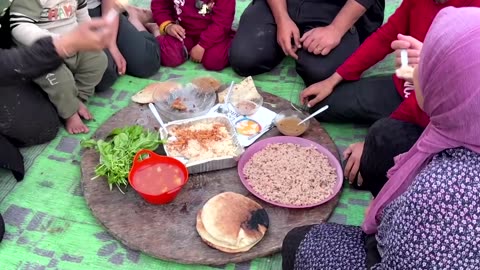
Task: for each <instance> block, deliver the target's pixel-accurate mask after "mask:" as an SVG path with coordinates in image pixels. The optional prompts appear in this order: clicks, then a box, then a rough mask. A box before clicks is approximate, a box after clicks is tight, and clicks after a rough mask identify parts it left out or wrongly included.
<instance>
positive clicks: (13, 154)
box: [0, 1, 112, 242]
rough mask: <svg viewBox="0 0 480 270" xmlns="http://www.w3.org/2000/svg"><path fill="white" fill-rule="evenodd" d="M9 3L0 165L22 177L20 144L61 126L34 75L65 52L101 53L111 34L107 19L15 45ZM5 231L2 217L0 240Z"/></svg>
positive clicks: (0, 75) (1, 77)
mask: <svg viewBox="0 0 480 270" xmlns="http://www.w3.org/2000/svg"><path fill="white" fill-rule="evenodd" d="M6 2H8V3H6ZM5 3H6V4H7V5H0V23H1V24H0V26H1V27H0V127H2V128H1V129H0V149H1V151H0V168H2V169H8V170H11V171H12V173H13V176H14V177H15V178H16V179H17V181H21V180H22V179H23V177H24V175H25V167H24V162H23V157H22V154H21V153H20V151H19V149H18V147H25V146H31V145H36V144H43V143H46V142H48V141H50V140H52V139H54V138H55V136H56V134H57V131H58V127H59V125H60V122H59V120H58V115H57V112H56V111H55V108H54V107H53V105H52V104H51V103H50V101H49V100H48V97H47V96H46V94H45V93H44V92H43V91H42V89H40V87H39V86H38V85H36V84H35V83H33V82H32V79H34V78H37V77H39V76H41V75H42V74H46V73H48V72H51V71H54V70H56V69H57V68H58V67H60V65H62V63H63V59H64V58H65V57H67V55H66V53H67V52H68V53H77V52H79V51H92V50H98V51H101V50H102V49H103V48H105V47H106V46H107V44H108V42H109V41H110V40H111V38H112V35H111V30H110V28H107V27H106V26H108V23H107V22H106V21H104V20H100V19H96V20H92V21H90V22H85V23H83V24H81V25H80V26H78V27H77V28H75V29H74V30H72V31H70V32H69V33H65V34H63V35H62V36H61V37H58V38H56V39H55V40H53V39H52V37H44V38H41V39H39V40H37V41H36V42H34V43H33V44H32V46H28V47H21V48H11V45H12V43H11V41H12V39H11V35H10V31H9V30H10V28H9V27H8V26H9V24H10V22H9V12H8V11H7V12H6V13H5V14H3V12H2V8H8V6H9V5H10V1H3V3H2V4H5ZM100 28H101V29H102V30H103V31H98V29H100ZM4 229H5V227H4V223H3V219H2V216H1V215H0V242H1V240H2V238H3V235H4Z"/></svg>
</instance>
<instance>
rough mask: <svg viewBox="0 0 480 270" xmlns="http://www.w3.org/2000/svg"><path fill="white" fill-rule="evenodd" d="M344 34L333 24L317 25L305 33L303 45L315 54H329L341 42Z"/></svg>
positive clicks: (302, 39)
mask: <svg viewBox="0 0 480 270" xmlns="http://www.w3.org/2000/svg"><path fill="white" fill-rule="evenodd" d="M342 36H343V34H342V33H341V32H340V31H338V30H337V29H336V28H335V27H334V26H333V25H329V26H325V27H317V28H313V29H311V30H309V31H307V32H306V33H305V34H303V36H302V38H301V39H300V42H301V43H302V47H303V48H305V49H306V50H308V52H310V53H313V54H315V55H319V54H321V55H328V54H329V53H330V52H331V51H332V50H333V49H335V47H337V46H338V44H340V41H341V40H342Z"/></svg>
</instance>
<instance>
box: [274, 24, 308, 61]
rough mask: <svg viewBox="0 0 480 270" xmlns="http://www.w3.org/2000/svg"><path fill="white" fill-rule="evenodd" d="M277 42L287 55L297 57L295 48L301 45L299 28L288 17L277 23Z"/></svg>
mask: <svg viewBox="0 0 480 270" xmlns="http://www.w3.org/2000/svg"><path fill="white" fill-rule="evenodd" d="M292 39H293V44H292ZM277 43H278V45H280V47H281V48H282V50H283V53H285V55H289V56H291V57H292V58H293V59H295V60H297V59H298V55H297V50H298V49H299V48H301V47H302V45H301V44H300V30H299V29H298V27H297V25H296V24H295V23H294V22H293V21H292V20H291V19H290V18H288V19H285V20H284V21H281V22H280V23H278V24H277Z"/></svg>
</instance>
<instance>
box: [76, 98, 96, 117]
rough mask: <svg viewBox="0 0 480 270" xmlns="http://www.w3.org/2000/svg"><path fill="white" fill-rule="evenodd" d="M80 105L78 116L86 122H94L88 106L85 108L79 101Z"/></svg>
mask: <svg viewBox="0 0 480 270" xmlns="http://www.w3.org/2000/svg"><path fill="white" fill-rule="evenodd" d="M79 103H80V104H79V107H78V115H79V116H80V117H82V118H83V119H85V120H92V119H93V115H92V114H91V113H90V111H89V110H88V108H87V106H85V104H83V102H81V101H79Z"/></svg>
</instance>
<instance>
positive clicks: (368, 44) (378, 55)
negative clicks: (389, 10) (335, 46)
mask: <svg viewBox="0 0 480 270" xmlns="http://www.w3.org/2000/svg"><path fill="white" fill-rule="evenodd" d="M411 1H412V0H404V1H403V2H402V4H401V5H400V6H399V7H398V8H397V10H396V11H395V13H393V15H392V16H391V17H390V18H389V19H388V21H387V22H386V23H385V24H384V25H383V26H381V27H380V28H379V29H378V30H377V31H376V32H375V33H373V34H372V35H371V36H370V37H369V38H367V39H366V40H365V41H364V42H363V43H362V45H361V46H360V48H358V49H357V50H356V51H355V52H354V53H353V54H352V55H351V56H350V57H349V58H348V59H347V60H346V61H345V62H344V63H343V64H342V65H341V66H340V67H339V68H338V69H337V73H338V74H340V76H342V78H343V79H344V80H347V81H355V80H359V79H360V77H361V76H362V73H363V72H365V71H366V70H367V69H369V68H370V67H372V66H373V65H375V64H376V63H378V62H380V61H381V60H382V59H384V58H385V57H386V56H387V55H388V54H390V53H391V52H392V51H393V50H392V48H391V43H392V42H393V41H394V40H396V39H397V35H398V34H399V33H402V34H409V31H408V30H409V22H410V18H409V17H410V9H411V7H410V6H411ZM432 1H433V0H432ZM419 16H421V14H419Z"/></svg>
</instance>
